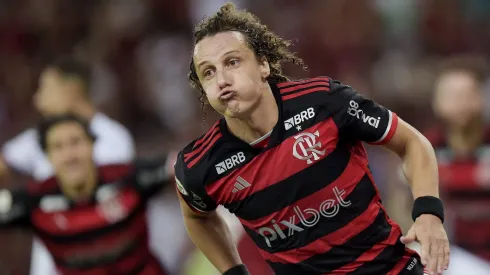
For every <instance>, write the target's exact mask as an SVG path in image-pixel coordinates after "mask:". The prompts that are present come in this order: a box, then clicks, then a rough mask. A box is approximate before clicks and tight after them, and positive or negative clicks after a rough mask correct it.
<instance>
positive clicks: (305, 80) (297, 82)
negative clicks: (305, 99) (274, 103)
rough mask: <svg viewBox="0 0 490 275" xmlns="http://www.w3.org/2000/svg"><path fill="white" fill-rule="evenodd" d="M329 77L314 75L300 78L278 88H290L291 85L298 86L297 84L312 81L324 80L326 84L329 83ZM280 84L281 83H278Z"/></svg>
mask: <svg viewBox="0 0 490 275" xmlns="http://www.w3.org/2000/svg"><path fill="white" fill-rule="evenodd" d="M322 78H326V79H322ZM329 79H330V78H328V77H326V76H325V77H316V78H309V79H301V80H298V81H291V82H290V84H288V85H286V86H283V87H280V88H279V87H278V88H279V89H281V90H282V89H286V88H291V87H294V86H298V85H304V84H309V83H312V82H326V83H328V84H330V80H329ZM279 84H281V83H279Z"/></svg>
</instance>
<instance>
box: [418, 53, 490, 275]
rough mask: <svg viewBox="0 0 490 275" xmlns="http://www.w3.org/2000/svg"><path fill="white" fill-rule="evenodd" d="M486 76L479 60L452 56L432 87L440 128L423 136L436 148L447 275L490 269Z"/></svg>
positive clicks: (489, 137) (489, 132)
mask: <svg viewBox="0 0 490 275" xmlns="http://www.w3.org/2000/svg"><path fill="white" fill-rule="evenodd" d="M488 76H489V75H488V68H487V64H486V62H485V60H484V58H482V57H481V56H476V55H473V56H472V55H464V56H455V57H452V58H449V59H447V60H445V61H444V62H443V63H442V64H441V67H440V71H439V74H438V76H437V79H436V82H435V86H434V101H433V108H434V113H435V114H436V116H437V117H438V118H439V125H438V127H434V128H432V129H431V130H430V131H428V132H427V133H426V136H427V137H428V138H429V140H431V142H432V144H433V146H434V148H435V150H436V155H437V158H438V162H439V173H440V183H441V194H442V196H443V197H444V201H445V203H446V205H447V214H448V216H447V217H448V223H447V227H448V234H449V237H450V239H451V240H452V244H453V245H454V247H455V248H454V249H452V252H453V255H452V259H453V261H452V264H451V265H452V266H451V268H450V269H449V270H448V273H447V274H450V275H452V274H464V273H465V272H467V273H469V274H472V275H474V274H482V275H483V274H488V272H489V270H490V264H489V263H488V262H489V261H490V234H489V232H490V210H489V209H490V128H489V127H488V125H487V123H486V122H485V119H484V110H485V105H484V102H485V94H484V90H483V89H484V84H485V81H486V80H487V79H488Z"/></svg>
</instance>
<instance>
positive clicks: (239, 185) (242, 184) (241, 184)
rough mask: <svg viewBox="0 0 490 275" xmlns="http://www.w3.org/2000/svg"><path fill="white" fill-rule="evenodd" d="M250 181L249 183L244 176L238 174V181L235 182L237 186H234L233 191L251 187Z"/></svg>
mask: <svg viewBox="0 0 490 275" xmlns="http://www.w3.org/2000/svg"><path fill="white" fill-rule="evenodd" d="M250 186H251V185H250V183H248V182H247V181H246V180H244V179H243V178H242V177H240V176H238V177H237V178H236V182H235V188H233V191H232V193H236V192H238V191H240V190H243V189H245V188H248V187H250Z"/></svg>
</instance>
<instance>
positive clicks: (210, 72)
mask: <svg viewBox="0 0 490 275" xmlns="http://www.w3.org/2000/svg"><path fill="white" fill-rule="evenodd" d="M202 75H203V76H204V77H205V78H210V77H211V76H213V70H211V69H206V70H205V71H204V72H203V73H202Z"/></svg>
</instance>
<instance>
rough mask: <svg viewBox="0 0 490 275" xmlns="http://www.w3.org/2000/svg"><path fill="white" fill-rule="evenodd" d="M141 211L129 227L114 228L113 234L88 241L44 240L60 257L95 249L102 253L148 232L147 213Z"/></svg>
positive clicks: (56, 255)
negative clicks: (103, 250)
mask: <svg viewBox="0 0 490 275" xmlns="http://www.w3.org/2000/svg"><path fill="white" fill-rule="evenodd" d="M140 212H141V213H138V214H137V216H136V217H135V218H134V220H133V221H131V224H129V225H128V227H127V228H118V229H114V232H113V233H111V234H105V235H104V236H102V237H99V238H94V239H92V240H90V241H87V242H82V243H56V242H55V241H53V240H51V239H49V238H42V240H43V243H44V244H45V245H46V248H48V250H49V252H50V253H51V254H53V255H54V256H55V257H57V258H60V259H63V258H68V257H71V255H72V254H79V255H80V254H87V255H89V254H90V253H91V252H92V253H93V251H94V249H95V250H97V253H100V252H102V251H100V250H102V249H104V248H106V249H112V247H117V246H119V245H120V244H121V243H122V242H126V241H128V240H131V239H136V238H137V237H140V236H141V235H142V234H144V233H145V232H146V230H147V229H146V215H145V213H144V212H143V211H140ZM94 242H95V243H94ZM101 247H102V248H101Z"/></svg>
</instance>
